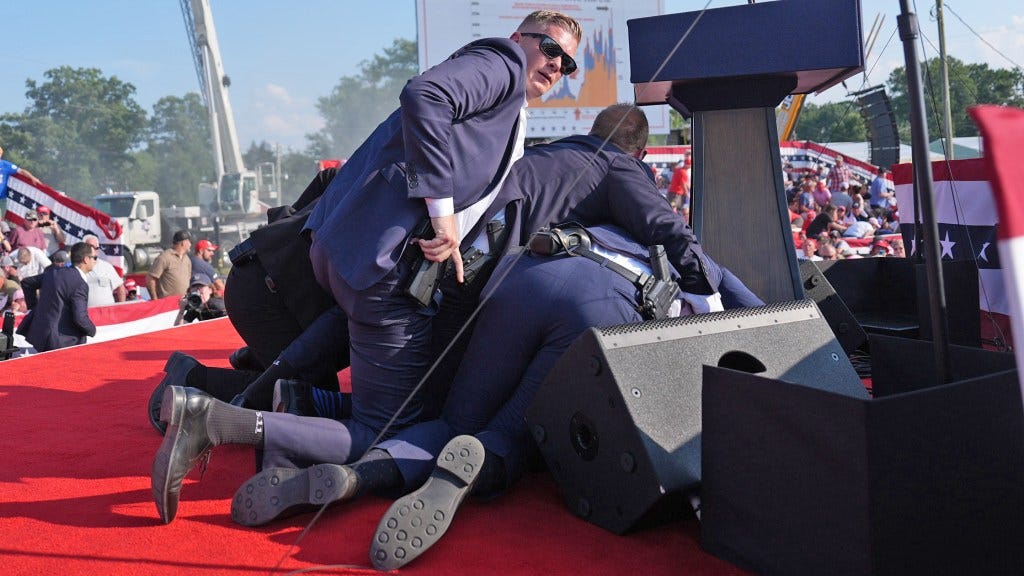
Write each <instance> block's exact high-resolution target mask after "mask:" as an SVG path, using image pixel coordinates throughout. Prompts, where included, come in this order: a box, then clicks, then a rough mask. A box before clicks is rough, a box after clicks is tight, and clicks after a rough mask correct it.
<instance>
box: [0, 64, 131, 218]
mask: <svg viewBox="0 0 1024 576" xmlns="http://www.w3.org/2000/svg"><path fill="white" fill-rule="evenodd" d="M44 76H45V77H46V80H45V81H44V82H42V83H38V82H36V81H35V80H32V79H29V80H26V81H25V86H26V92H25V96H26V97H27V98H28V99H29V100H30V101H31V105H30V106H29V107H28V108H27V109H26V110H25V112H24V113H23V114H7V115H5V116H3V118H0V124H2V126H0V134H2V135H3V136H4V137H5V138H10V139H11V141H12V142H14V143H15V144H16V145H17V148H18V150H19V153H20V154H19V155H20V157H22V158H25V159H26V160H28V162H26V167H29V169H30V170H32V172H33V173H34V174H35V175H36V176H38V177H39V178H40V179H42V180H43V181H44V182H46V183H47V184H49V185H50V186H52V187H54V188H57V189H59V190H63V191H64V192H65V193H66V194H68V195H69V196H71V197H73V198H75V199H77V200H81V201H84V202H89V201H90V200H91V199H92V197H93V196H94V195H96V194H97V193H99V192H100V191H102V190H103V189H105V188H107V187H111V188H114V187H117V188H120V187H122V185H123V183H125V182H128V181H131V180H133V178H134V177H135V176H136V175H137V173H138V166H137V164H136V157H135V155H134V154H133V152H134V151H135V149H136V147H137V146H138V145H139V144H140V143H141V142H142V140H143V138H144V136H145V130H146V112H145V110H143V109H142V107H141V106H139V104H138V103H136V102H135V100H134V95H135V86H133V85H132V84H130V83H126V82H122V81H121V80H119V79H118V78H117V77H116V76H115V77H105V76H103V74H102V72H101V71H100V70H98V69H96V68H71V67H68V66H62V67H59V68H54V69H51V70H48V71H47V72H46V73H45V74H44Z"/></svg>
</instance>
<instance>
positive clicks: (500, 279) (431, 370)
mask: <svg viewBox="0 0 1024 576" xmlns="http://www.w3.org/2000/svg"><path fill="white" fill-rule="evenodd" d="M712 2H713V0H708V1H707V3H706V4H705V5H704V7H703V8H702V9H701V11H700V13H699V14H698V15H697V17H696V18H695V19H694V21H693V23H692V24H690V27H689V28H687V29H686V31H685V32H684V33H683V35H682V37H680V38H679V41H678V42H676V44H675V46H674V47H673V48H672V50H671V51H670V52H669V53H668V55H667V56H665V58H664V59H663V60H662V62H661V64H660V65H659V66H658V69H657V70H656V71H655V72H654V74H653V75H652V77H651V79H650V81H649V82H648V84H650V83H651V82H653V81H654V79H655V78H657V77H658V75H659V74H660V73H661V71H662V70H664V68H665V66H667V65H668V62H669V61H670V60H671V59H672V57H673V56H674V55H675V53H676V52H677V51H678V50H679V47H680V46H682V44H683V42H684V41H685V40H686V38H687V37H688V36H689V35H690V32H691V31H692V30H693V29H694V27H695V26H696V25H697V23H698V22H699V21H700V19H701V18H702V17H703V16H704V13H705V12H707V10H708V7H709V6H710V5H711V4H712ZM645 89H646V86H645ZM642 94H643V92H641V95H642ZM625 116H626V115H623V116H622V117H621V118H619V121H618V122H617V123H616V124H615V126H614V128H613V129H612V130H611V132H610V134H609V135H608V137H607V138H605V140H604V141H603V142H602V143H601V146H600V147H598V149H597V150H596V151H594V153H593V154H592V155H591V156H590V158H589V159H588V161H587V164H588V166H592V165H593V164H594V163H595V162H596V160H597V156H598V155H599V154H600V153H601V152H602V151H603V150H604V149H605V147H606V146H607V145H608V143H609V141H610V140H611V137H612V135H614V134H615V132H616V131H618V129H619V126H621V125H622V122H623V121H624V120H625ZM584 172H585V171H584V170H580V171H579V172H578V173H577V175H576V178H575V179H574V180H573V181H572V183H571V184H570V187H575V185H576V184H577V183H578V182H579V181H580V179H581V178H583V175H584ZM525 253H526V252H525V251H519V252H518V253H517V254H515V255H514V256H512V258H513V260H512V262H511V263H509V264H508V265H506V266H505V269H504V270H503V271H502V273H501V275H500V276H499V277H498V279H497V281H496V282H495V281H494V280H493V278H492V279H491V280H489V281H488V284H490V283H491V282H495V283H494V284H493V286H492V287H491V289H490V290H489V291H488V293H487V294H486V295H483V296H482V297H481V299H480V302H479V303H478V304H477V305H476V307H475V308H474V309H473V312H472V313H471V314H470V315H469V317H468V318H467V319H466V321H465V323H463V325H462V326H461V327H460V328H459V330H458V332H457V333H456V334H455V336H454V337H453V338H452V339H451V341H450V342H449V343H448V345H447V346H445V348H444V350H442V351H441V354H440V355H439V356H438V357H437V359H436V360H435V361H434V363H433V364H432V365H431V366H430V368H429V369H428V370H427V373H426V374H425V375H424V376H423V378H421V379H420V381H419V383H418V384H416V387H415V388H413V389H412V391H411V392H409V394H408V396H406V398H405V400H404V401H403V402H402V405H401V406H399V408H398V409H397V410H396V411H395V413H394V414H393V415H392V416H391V418H390V419H389V420H388V422H387V424H385V425H384V427H383V428H382V429H381V431H380V433H378V434H377V437H376V438H374V439H373V442H371V443H370V447H369V448H367V450H366V452H369V451H370V450H372V449H373V448H375V447H376V446H377V444H378V443H379V442H380V441H381V439H382V438H383V437H384V435H385V434H386V433H387V431H388V430H389V429H390V428H391V426H392V425H393V424H394V422H395V420H396V419H397V418H398V416H399V415H400V414H401V413H402V412H403V411H404V410H405V408H406V407H407V406H408V405H409V402H411V401H412V399H413V398H414V397H415V396H416V394H417V393H418V392H419V391H420V389H421V388H422V387H423V385H424V384H425V383H426V381H427V379H428V378H429V377H430V375H431V374H433V373H434V370H435V369H437V367H438V365H440V363H441V361H442V360H443V359H444V358H445V356H447V355H448V352H449V351H450V350H451V349H452V347H453V346H454V345H455V342H457V341H458V339H459V338H461V337H462V335H463V334H464V333H465V331H466V330H467V329H468V328H469V326H470V325H471V324H472V322H473V320H474V319H475V318H476V316H477V315H478V314H479V313H480V310H481V309H482V308H483V306H484V304H486V303H487V301H488V300H490V297H491V295H492V294H493V293H494V292H495V290H497V288H498V287H499V286H500V285H501V283H502V282H504V280H505V278H506V277H507V276H508V274H509V273H510V272H511V271H512V268H513V267H515V264H516V263H517V262H518V261H519V259H520V258H522V257H523V254H525ZM366 452H364V453H363V456H365V455H366ZM327 506H328V504H327V503H325V504H324V505H323V506H321V507H320V509H319V510H318V511H317V513H316V514H315V515H314V516H313V518H311V519H310V521H309V523H307V524H306V527H305V528H304V529H303V530H302V532H301V533H300V534H299V536H298V538H296V540H295V542H294V543H293V544H292V545H291V546H290V547H289V548H288V550H286V551H285V552H284V554H282V556H281V559H280V560H279V561H278V563H277V564H276V565H275V566H274V568H272V569H271V571H270V572H269V573H270V574H273V573H274V572H276V571H277V569H278V568H279V567H280V566H281V565H282V564H283V563H284V561H285V560H286V559H287V558H288V555H289V554H291V552H292V550H294V549H295V547H296V546H297V545H298V543H299V542H300V541H301V540H302V539H303V538H304V537H305V535H306V534H307V533H309V531H310V530H312V529H313V526H314V525H315V524H316V522H317V521H318V520H319V519H320V516H321V514H322V513H323V512H324V510H326V509H327Z"/></svg>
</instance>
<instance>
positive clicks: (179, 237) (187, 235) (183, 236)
mask: <svg viewBox="0 0 1024 576" xmlns="http://www.w3.org/2000/svg"><path fill="white" fill-rule="evenodd" d="M191 239H192V233H191V232H189V231H188V230H178V231H177V232H175V233H174V237H173V238H171V242H173V243H175V244H177V243H179V242H184V241H185V240H191Z"/></svg>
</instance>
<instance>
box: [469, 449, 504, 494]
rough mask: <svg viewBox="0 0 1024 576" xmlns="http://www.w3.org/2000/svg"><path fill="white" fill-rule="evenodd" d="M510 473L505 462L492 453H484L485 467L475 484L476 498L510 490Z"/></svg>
mask: <svg viewBox="0 0 1024 576" xmlns="http://www.w3.org/2000/svg"><path fill="white" fill-rule="evenodd" d="M508 484H509V478H508V472H507V471H506V470H505V460H504V459H503V458H502V457H501V456H498V455H497V454H495V453H494V452H491V451H490V450H485V451H484V465H483V466H482V467H481V468H480V474H479V475H478V476H477V478H476V483H475V484H473V492H472V493H473V494H474V495H475V496H484V497H486V496H490V495H493V494H495V493H497V492H501V491H502V490H505V489H506V488H508Z"/></svg>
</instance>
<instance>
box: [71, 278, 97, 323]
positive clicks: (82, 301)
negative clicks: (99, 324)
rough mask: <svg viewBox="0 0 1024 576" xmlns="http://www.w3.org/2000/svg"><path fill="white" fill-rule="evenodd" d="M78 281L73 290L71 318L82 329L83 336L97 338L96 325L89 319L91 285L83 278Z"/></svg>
mask: <svg viewBox="0 0 1024 576" xmlns="http://www.w3.org/2000/svg"><path fill="white" fill-rule="evenodd" d="M78 280H80V281H79V282H76V283H75V285H74V288H72V290H71V302H70V304H71V307H72V315H71V317H72V318H73V319H74V322H75V324H76V325H77V326H78V327H79V328H81V330H82V333H83V334H85V335H86V336H95V335H96V325H95V324H93V323H92V320H91V319H90V318H89V285H88V284H86V283H85V280H82V279H81V278H78Z"/></svg>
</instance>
